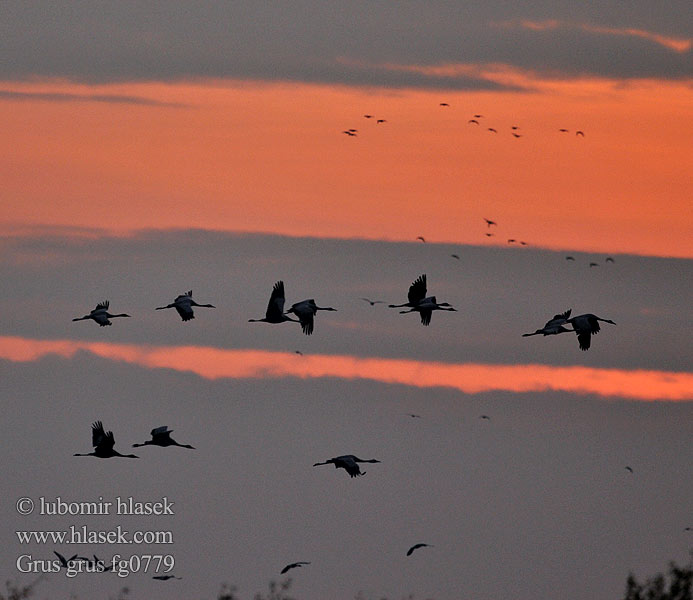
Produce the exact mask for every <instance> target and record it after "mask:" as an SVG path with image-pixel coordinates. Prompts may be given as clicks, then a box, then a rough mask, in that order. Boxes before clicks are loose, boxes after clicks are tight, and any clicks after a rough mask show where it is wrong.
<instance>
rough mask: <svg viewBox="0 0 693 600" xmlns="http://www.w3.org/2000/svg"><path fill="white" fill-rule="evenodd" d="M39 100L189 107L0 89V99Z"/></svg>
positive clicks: (104, 96) (126, 98) (136, 98)
mask: <svg viewBox="0 0 693 600" xmlns="http://www.w3.org/2000/svg"><path fill="white" fill-rule="evenodd" d="M2 100H10V101H32V102H35V101H40V102H103V103H106V104H133V105H139V106H157V107H168V108H189V107H190V105H189V104H181V103H178V102H164V101H162V100H156V99H154V98H145V97H142V96H125V95H119V94H72V93H66V92H21V91H17V90H10V89H0V101H2Z"/></svg>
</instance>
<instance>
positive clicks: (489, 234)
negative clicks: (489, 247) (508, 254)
mask: <svg viewBox="0 0 693 600" xmlns="http://www.w3.org/2000/svg"><path fill="white" fill-rule="evenodd" d="M484 235H485V236H486V237H493V234H492V233H485V234H484Z"/></svg>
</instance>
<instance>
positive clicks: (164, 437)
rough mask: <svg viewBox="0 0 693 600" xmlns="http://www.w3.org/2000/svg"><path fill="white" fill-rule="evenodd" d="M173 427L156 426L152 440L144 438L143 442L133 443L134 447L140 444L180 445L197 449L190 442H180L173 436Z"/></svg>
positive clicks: (152, 431) (152, 432)
mask: <svg viewBox="0 0 693 600" xmlns="http://www.w3.org/2000/svg"><path fill="white" fill-rule="evenodd" d="M172 433H173V429H169V428H168V427H167V426H166V425H163V426H162V427H155V428H154V429H152V430H151V432H150V435H151V436H152V439H151V440H144V442H142V443H141V444H133V445H132V447H133V448H139V447H140V446H163V447H164V448H165V447H167V446H180V447H181V448H190V450H195V447H194V446H191V445H190V444H179V443H178V442H177V441H176V440H174V439H173V438H172V437H171V434H172Z"/></svg>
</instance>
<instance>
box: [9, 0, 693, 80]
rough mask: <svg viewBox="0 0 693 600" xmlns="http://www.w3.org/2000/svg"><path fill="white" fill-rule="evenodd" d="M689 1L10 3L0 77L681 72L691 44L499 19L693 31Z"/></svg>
mask: <svg viewBox="0 0 693 600" xmlns="http://www.w3.org/2000/svg"><path fill="white" fill-rule="evenodd" d="M689 8H690V5H689V3H688V2H686V1H682V2H671V3H668V4H667V10H666V11H656V12H655V11H652V10H651V5H650V3H648V2H645V1H644V0H642V1H640V0H639V1H634V2H628V3H627V5H626V4H624V3H623V2H612V3H600V7H599V8H594V7H588V6H582V3H579V4H578V3H574V2H573V3H570V2H554V3H548V2H533V3H529V4H527V5H522V4H521V3H520V4H517V5H515V4H513V5H512V6H508V4H507V3H502V2H491V3H484V5H483V6H480V5H479V3H472V2H439V3H428V2H426V3H424V2H398V3H378V4H373V3H365V2H364V3H360V2H354V3H348V4H344V3H337V2H293V3H290V4H276V3H273V4H270V3H251V2H234V3H204V4H199V3H198V4H194V5H192V4H190V3H187V2H166V3H164V2H161V3H159V2H143V3H137V4H122V3H100V4H93V3H89V2H68V3H59V4H55V3H47V2H39V3H36V2H34V3H3V4H2V6H1V7H0V33H1V35H0V51H1V52H2V55H3V58H4V60H3V61H2V63H1V64H0V76H1V77H3V78H25V77H31V76H35V75H38V76H49V77H67V78H72V79H75V80H80V81H91V82H98V81H114V80H143V79H155V80H172V79H185V78H198V77H231V78H248V79H263V80H292V81H308V82H328V83H342V84H347V85H365V86H370V85H378V86H392V87H402V86H416V87H421V86H425V87H434V88H435V87H439V88H451V89H465V88H470V87H477V88H481V89H490V88H493V85H492V84H490V83H488V82H486V81H483V80H469V79H465V78H461V79H453V78H449V79H437V78H431V77H425V76H422V75H417V74H413V73H406V72H394V73H385V72H382V71H373V70H372V69H370V68H362V69H357V68H351V69H345V68H344V67H343V65H341V64H340V63H339V59H340V58H348V59H350V60H353V61H357V62H359V61H360V62H363V63H364V64H370V65H373V64H383V63H394V64H415V65H429V66H430V65H439V64H444V63H480V64H486V63H497V62H500V63H507V64H510V65H512V66H516V67H519V68H523V69H531V70H535V71H539V72H558V73H562V74H568V75H571V74H591V75H601V76H609V77H617V78H618V77H623V78H626V77H650V76H651V77H663V78H682V77H688V76H690V75H691V71H692V69H691V53H690V52H689V53H687V54H676V53H673V52H671V51H668V50H665V49H663V48H659V47H657V46H656V44H653V43H652V42H651V41H649V40H645V39H631V38H627V37H620V36H611V37H610V36H604V35H595V34H594V33H589V32H586V31H580V30H574V31H558V32H557V31H553V32H528V31H520V30H515V31H512V30H508V29H504V28H498V27H496V26H494V25H493V24H494V23H497V22H499V21H513V20H520V19H534V20H545V19H559V20H562V21H566V22H573V23H591V24H594V25H603V26H607V27H636V28H641V29H648V30H651V31H654V32H656V33H659V34H662V35H672V36H677V37H690V36H691V32H690V19H686V18H684V17H685V16H686V15H688V16H690V15H689V13H688V12H686V11H687V10H688V9H689Z"/></svg>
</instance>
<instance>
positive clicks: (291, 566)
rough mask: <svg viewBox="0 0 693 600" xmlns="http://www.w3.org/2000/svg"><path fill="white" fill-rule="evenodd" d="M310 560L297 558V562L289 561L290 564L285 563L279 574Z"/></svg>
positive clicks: (305, 563) (306, 563)
mask: <svg viewBox="0 0 693 600" xmlns="http://www.w3.org/2000/svg"><path fill="white" fill-rule="evenodd" d="M309 564H310V562H308V561H305V560H299V561H298V562H295V563H291V564H290V565H286V566H285V567H284V568H283V569H282V570H281V571H280V572H279V573H280V575H284V573H286V572H287V571H288V570H289V569H295V568H296V567H302V566H303V565H309Z"/></svg>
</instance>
